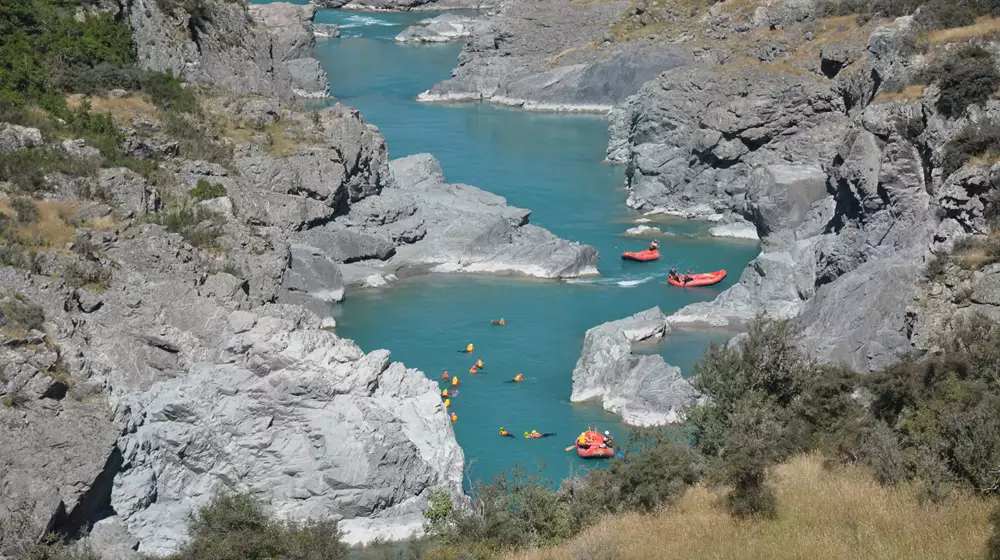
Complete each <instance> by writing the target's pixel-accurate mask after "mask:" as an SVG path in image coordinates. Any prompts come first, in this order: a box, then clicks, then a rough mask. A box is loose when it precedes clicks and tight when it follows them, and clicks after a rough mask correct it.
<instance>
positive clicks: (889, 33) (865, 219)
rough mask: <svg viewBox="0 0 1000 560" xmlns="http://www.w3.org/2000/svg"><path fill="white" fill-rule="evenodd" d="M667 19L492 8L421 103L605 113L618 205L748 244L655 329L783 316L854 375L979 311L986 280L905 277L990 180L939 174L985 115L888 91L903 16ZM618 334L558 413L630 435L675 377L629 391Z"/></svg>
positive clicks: (762, 11)
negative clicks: (583, 407) (733, 266)
mask: <svg viewBox="0 0 1000 560" xmlns="http://www.w3.org/2000/svg"><path fill="white" fill-rule="evenodd" d="M674 4H675V3H669V2H666V3H660V2H657V3H647V2H640V3H638V4H632V5H626V4H624V3H622V4H616V3H596V4H588V5H586V6H582V5H576V4H574V5H572V6H567V5H566V4H565V3H560V2H544V3H527V2H511V3H507V4H504V5H503V6H501V8H500V9H499V12H498V14H497V15H496V16H494V17H493V18H490V19H489V20H488V21H490V22H491V24H492V25H491V26H489V27H484V28H483V29H482V30H480V31H478V32H477V33H475V34H474V35H473V37H472V38H471V39H470V41H469V42H468V44H467V45H466V47H465V49H464V50H463V52H462V54H461V56H460V57H459V61H458V66H457V67H456V69H455V70H454V72H453V77H452V78H451V79H450V80H446V81H445V82H442V83H440V84H438V85H436V86H435V87H434V88H432V89H431V90H429V91H428V92H426V93H424V94H422V95H421V97H420V99H421V100H424V101H435V100H483V101H489V102H493V103H498V104H509V105H514V106H519V107H522V108H524V109H529V110H530V109H549V110H571V109H577V110H579V109H588V110H595V111H608V112H609V118H610V120H611V125H610V129H609V130H610V140H609V146H608V159H609V160H610V161H613V162H620V163H622V164H624V165H625V166H626V190H627V204H628V205H629V206H630V207H631V208H634V209H635V210H637V211H639V212H642V213H644V214H647V215H670V216H678V217H681V218H688V219H695V220H707V221H711V222H714V223H715V224H716V225H715V226H714V227H713V228H712V229H711V233H712V235H717V236H728V237H742V238H751V239H759V240H760V243H761V249H762V252H761V254H760V255H759V256H758V257H757V258H756V259H755V260H754V261H753V262H752V263H750V265H749V266H748V267H747V268H746V269H745V270H744V271H743V272H742V274H741V276H740V281H739V283H738V284H737V285H735V286H733V287H731V288H729V289H728V290H726V291H725V292H723V293H722V294H720V295H719V296H718V297H717V298H715V299H714V300H713V301H710V302H704V303H696V304H692V305H689V306H687V307H684V308H682V309H680V310H678V311H677V312H675V313H673V314H671V315H670V316H669V317H667V318H666V319H665V323H666V325H667V327H663V328H664V329H665V330H666V331H669V329H670V328H674V329H676V328H686V329H705V328H708V329H717V328H725V329H729V328H739V326H740V325H744V324H746V323H747V322H749V321H750V320H752V319H753V318H754V317H757V316H759V315H760V314H766V315H767V316H770V317H773V318H781V319H790V320H792V321H793V322H794V323H795V324H796V325H797V326H798V327H799V328H800V329H801V330H802V332H803V338H802V340H801V345H802V347H803V348H804V349H806V350H807V351H808V352H809V353H811V354H812V355H814V356H815V357H817V358H818V359H820V360H822V361H824V362H829V363H844V364H846V365H848V366H850V367H852V368H854V369H856V370H859V371H862V372H866V371H872V370H876V369H879V368H882V367H885V366H886V365H888V364H891V363H893V362H894V361H896V360H898V359H899V358H900V357H901V356H903V355H905V354H907V353H910V352H912V351H920V352H924V351H934V349H935V348H936V344H937V342H936V341H937V340H939V339H940V338H941V336H942V335H944V334H945V333H947V332H948V331H949V329H950V327H949V325H950V324H952V322H953V321H956V320H960V318H961V317H968V316H972V315H976V314H985V315H987V316H991V317H995V316H996V309H995V308H994V307H992V306H993V304H992V303H989V302H991V301H993V300H992V296H990V295H988V294H989V293H990V292H989V290H990V288H988V287H987V286H989V285H992V284H990V283H991V282H993V280H991V278H992V273H991V272H990V271H991V270H993V269H992V268H984V269H982V270H979V271H975V270H974V271H972V272H969V271H967V270H965V269H963V267H960V266H950V267H949V268H948V273H947V276H948V280H946V284H944V285H942V284H941V282H940V278H941V277H940V276H939V277H936V278H932V279H931V280H930V281H928V279H927V278H926V277H925V274H924V270H925V268H926V266H927V264H928V263H930V262H931V261H935V260H942V261H945V260H947V257H946V256H944V257H942V256H941V255H947V253H948V251H950V250H952V247H953V244H954V243H955V241H956V240H961V239H965V240H966V241H965V242H966V243H972V242H974V240H976V239H979V240H981V239H983V237H984V236H985V235H986V234H988V233H989V231H990V228H989V226H988V224H987V219H986V217H985V216H986V214H988V213H989V206H990V204H991V202H990V200H989V198H988V197H989V195H988V193H989V191H990V189H991V188H992V185H993V183H992V181H993V179H992V177H994V174H995V171H994V170H993V168H992V167H990V165H989V164H988V163H987V164H986V165H983V164H978V165H971V166H967V167H965V168H962V169H960V170H958V171H957V172H953V170H950V169H944V167H945V164H944V163H943V160H944V158H945V157H947V154H946V151H947V149H948V147H949V142H950V141H951V140H952V139H954V138H955V137H956V135H958V134H959V133H960V132H961V131H962V130H966V129H969V128H970V127H975V126H982V125H983V123H989V122H992V120H993V116H992V115H993V113H994V111H995V110H996V109H995V107H994V105H995V102H994V101H992V100H987V101H985V102H983V103H981V104H980V105H979V106H975V105H974V106H973V107H971V108H970V109H969V110H968V112H967V113H966V114H961V115H946V114H943V113H942V111H941V110H940V109H939V107H940V103H939V101H938V100H939V96H941V95H942V94H941V90H940V89H939V87H938V85H936V84H927V83H926V82H923V83H922V84H921V86H920V87H919V88H918V89H916V90H914V88H915V87H917V86H911V87H909V88H907V89H906V94H905V95H901V94H899V93H898V92H899V91H901V90H903V89H904V87H903V86H905V85H907V84H910V83H914V82H916V83H920V79H921V72H922V71H923V69H925V68H926V67H927V60H928V54H927V48H928V47H926V46H924V47H920V38H921V37H924V36H925V35H924V34H925V33H926V28H925V27H923V26H922V25H921V23H920V22H919V21H918V20H917V18H915V17H914V16H909V15H908V16H902V17H897V18H894V19H893V18H883V19H878V18H876V19H875V20H873V21H871V22H869V23H866V24H863V25H861V24H858V23H856V22H854V21H850V22H846V20H844V19H838V18H829V19H824V18H823V17H822V16H821V15H817V14H821V12H822V9H821V8H822V7H821V6H820V5H819V4H818V3H811V2H805V3H801V2H800V3H791V2H789V3H780V2H779V3H770V4H768V5H760V6H758V5H756V4H755V5H753V6H750V7H732V8H730V7H727V6H725V5H723V4H718V5H716V6H712V7H711V8H708V9H707V10H705V11H704V12H697V10H693V11H692V14H693V15H690V16H688V15H685V14H684V13H683V12H682V11H680V10H681V8H679V7H678V6H675V5H674ZM859 21H860V20H859ZM969 29H971V28H969ZM554 30H555V31H554ZM969 33H972V31H970V32H969ZM961 37H962V38H963V39H965V40H968V39H966V37H967V36H965V35H963V36H961ZM706 40H715V41H716V43H715V44H713V45H710V46H709V45H706V44H705V43H704V41H706ZM976 40H977V37H975V36H974V35H973V37H972V38H971V42H973V43H975V42H976ZM943 46H947V44H943ZM987 46H988V48H993V47H992V43H988V41H987ZM931 48H939V47H938V45H937V44H933V45H932V46H931ZM955 48H957V47H955ZM922 49H923V50H922ZM936 52H939V51H936ZM637 53H642V54H637ZM637 58H638V59H641V60H642V63H641V64H639V65H638V66H635V65H634V64H633V61H634V60H637ZM612 68H613V69H612ZM619 72H621V73H622V74H621V75H619V74H618V73H619ZM591 78H594V79H597V80H599V81H600V83H601V84H604V85H603V86H602V88H600V89H595V88H594V87H592V85H593V84H592V83H591V82H590V79H591ZM608 84H613V85H608ZM629 231H630V232H632V231H633V230H629ZM648 231H652V230H648ZM642 232H643V230H640V229H638V228H636V229H635V230H634V233H636V234H641V233H642ZM630 321H631V322H635V321H637V319H635V318H633V319H631V320H623V323H622V324H619V323H618V322H612V323H609V324H606V325H603V326H601V327H597V328H595V329H593V330H592V331H591V332H589V333H588V335H587V340H586V342H585V344H584V352H583V356H582V357H581V358H580V361H579V362H578V364H577V369H576V371H575V372H574V389H573V400H574V401H577V400H586V399H588V398H591V397H600V396H603V398H604V403H605V407H606V408H608V409H609V410H615V411H619V412H622V413H623V415H624V417H625V418H626V420H628V421H629V422H632V423H638V424H645V423H647V422H648V419H649V418H650V415H649V411H648V409H649V408H650V406H649V402H648V401H647V400H646V398H645V397H646V391H647V389H650V388H652V387H653V385H652V384H653V379H655V380H656V382H657V383H659V382H661V381H662V382H664V383H666V382H667V381H666V380H670V379H673V378H674V374H673V372H667V371H666V370H664V374H663V375H654V376H650V377H649V378H648V379H649V381H647V382H645V383H641V382H638V381H637V379H640V378H641V376H639V375H637V372H636V371H635V368H634V367H633V366H634V364H636V363H637V360H639V357H638V356H635V355H632V356H630V357H629V356H628V352H627V351H626V348H627V347H628V345H627V344H625V341H629V340H633V334H630V333H632V330H631V329H632V327H631V326H629V322H630ZM640 322H641V321H640ZM657 328H658V329H659V328H660V327H657ZM657 332H659V331H657ZM615 333H617V334H615ZM635 336H638V335H635ZM646 336H652V335H646ZM658 336H662V335H658ZM668 336H669V335H668ZM638 338H644V336H638ZM604 356H615V357H614V358H605V357H604ZM643 359H644V358H643ZM647 367H648V370H649V371H654V370H659V369H661V368H662V367H663V366H660V365H659V364H657V365H652V364H648V366H647ZM596 371H604V372H611V371H614V372H616V373H615V374H614V375H607V376H602V375H597V374H596V373H594V372H596ZM626 388H628V389H626ZM626 393H627V394H626ZM654 393H657V394H659V393H658V392H657V391H654ZM683 396H687V397H688V398H690V396H691V395H690V393H689V391H688V390H687V389H686V388H680V387H678V393H677V397H678V398H677V399H674V398H667V399H663V404H661V405H660V406H659V407H656V406H653V407H652V408H654V409H657V412H656V413H657V414H658V415H659V419H660V420H661V421H663V420H665V419H668V418H669V419H673V418H676V416H675V414H674V413H675V412H676V410H677V406H678V404H679V403H681V402H682V401H683V398H681V397H683ZM630 403H631V406H632V407H633V408H635V409H637V410H644V411H646V412H644V413H635V412H630V411H629V407H630Z"/></svg>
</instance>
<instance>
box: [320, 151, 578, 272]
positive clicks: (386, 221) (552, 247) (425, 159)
mask: <svg viewBox="0 0 1000 560" xmlns="http://www.w3.org/2000/svg"><path fill="white" fill-rule="evenodd" d="M390 171H391V173H392V176H393V179H394V181H393V183H392V184H391V185H389V186H387V187H386V188H385V189H383V190H382V191H381V193H380V194H379V195H378V196H372V197H368V198H366V199H364V200H362V201H359V202H357V203H355V204H352V205H351V208H350V211H349V212H347V213H346V214H345V215H344V216H342V217H340V218H338V219H337V221H336V222H335V224H334V225H336V226H343V227H345V228H349V229H351V230H353V231H355V232H361V233H363V234H366V235H368V236H370V239H373V240H374V239H383V240H391V241H392V243H393V244H394V245H395V251H394V252H393V253H392V254H391V255H385V256H384V257H379V256H378V255H371V254H360V253H359V254H358V258H357V259H355V260H359V261H361V260H364V259H365V258H366V257H367V258H369V259H370V258H372V257H375V258H380V260H384V263H377V262H367V263H366V264H369V265H372V266H375V267H377V269H378V270H377V272H381V273H383V274H384V273H386V272H389V273H392V272H396V271H397V270H399V269H401V268H412V267H424V268H429V269H430V270H431V271H432V272H478V273H493V274H521V275H526V276H535V277H538V278H573V277H577V276H583V275H591V274H597V258H598V254H597V250H596V249H594V248H593V247H590V246H587V245H581V244H579V243H573V242H569V241H565V240H563V239H560V238H558V237H556V236H555V235H553V234H552V233H550V232H549V231H547V230H545V229H543V228H540V227H538V226H534V225H531V224H529V223H528V216H529V215H530V212H529V211H528V210H523V209H521V208H514V207H511V206H507V204H506V201H505V200H504V199H503V197H500V196H497V195H494V194H491V193H488V192H486V191H483V190H480V189H477V188H475V187H471V186H469V185H456V184H447V183H445V180H444V174H443V173H442V171H441V166H440V165H439V164H438V162H437V160H435V159H434V158H433V157H432V156H430V155H429V154H419V155H415V156H408V157H405V158H400V159H397V160H393V161H392V162H391V163H390ZM417 201H419V203H417ZM334 231H335V230H334ZM342 260H343V259H342Z"/></svg>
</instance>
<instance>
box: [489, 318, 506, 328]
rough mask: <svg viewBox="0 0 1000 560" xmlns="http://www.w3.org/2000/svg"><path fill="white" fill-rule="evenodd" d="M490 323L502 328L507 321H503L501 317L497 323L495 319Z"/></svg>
mask: <svg viewBox="0 0 1000 560" xmlns="http://www.w3.org/2000/svg"><path fill="white" fill-rule="evenodd" d="M490 322H491V323H493V324H494V325H496V326H498V327H502V326H504V325H506V324H507V321H504V320H503V317H501V318H500V320H499V321H497V320H496V319H494V320H492V321H490Z"/></svg>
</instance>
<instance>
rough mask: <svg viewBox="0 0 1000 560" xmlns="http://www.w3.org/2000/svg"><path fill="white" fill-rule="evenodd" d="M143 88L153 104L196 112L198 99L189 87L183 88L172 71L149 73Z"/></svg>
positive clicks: (175, 109)
mask: <svg viewBox="0 0 1000 560" xmlns="http://www.w3.org/2000/svg"><path fill="white" fill-rule="evenodd" d="M143 90H144V91H145V92H146V93H147V94H149V97H150V99H151V100H152V101H153V104H154V105H157V106H158V107H161V108H163V109H172V110H174V111H180V112H182V113H196V112H198V99H197V97H195V94H194V91H192V90H191V88H185V87H183V85H182V82H181V80H180V78H176V77H174V74H173V72H172V71H170V70H167V71H166V72H156V73H150V74H149V75H148V76H146V79H145V82H144V84H143Z"/></svg>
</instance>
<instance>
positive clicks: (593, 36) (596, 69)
mask: <svg viewBox="0 0 1000 560" xmlns="http://www.w3.org/2000/svg"><path fill="white" fill-rule="evenodd" d="M626 7H627V4H626V3H624V2H614V3H601V4H580V3H571V2H565V1H563V0H543V1H541V2H510V3H508V4H505V5H504V6H502V7H501V9H500V11H499V14H498V15H496V16H495V17H493V18H491V19H490V20H489V25H483V26H481V27H477V28H476V29H474V30H473V33H472V37H471V39H470V40H469V42H468V44H467V45H466V47H465V49H464V50H463V52H462V54H461V55H460V56H459V65H458V67H457V68H456V69H455V70H454V72H453V77H452V78H451V79H448V80H445V81H444V82H441V83H439V84H437V85H435V86H434V87H433V88H431V89H430V90H429V91H427V92H425V93H423V94H421V95H420V96H419V97H418V99H420V100H424V101H436V100H445V101H447V100H470V99H482V100H489V101H492V102H495V103H498V104H505V105H513V106H519V107H523V108H525V109H542V110H599V111H606V110H608V109H610V107H611V106H612V105H613V104H615V103H618V102H621V101H623V100H624V99H625V98H627V97H628V96H629V95H632V94H633V93H635V92H636V91H638V89H639V87H640V86H641V85H642V84H643V83H645V82H646V81H648V80H650V79H652V78H654V77H655V76H656V75H658V74H659V73H660V72H663V71H664V70H668V69H670V68H674V67H676V66H678V65H682V64H686V63H687V62H689V61H690V54H689V53H688V52H687V50H686V49H684V48H683V47H679V46H670V45H656V46H636V45H629V44H620V45H619V44H612V43H610V42H603V41H602V39H603V37H604V34H605V30H606V27H609V26H611V25H613V24H614V23H616V22H618V21H619V20H620V19H621V16H622V13H623V12H624V10H625V9H626ZM591 44H600V45H601V47H600V48H597V49H593V48H589V45H591ZM585 47H586V48H585Z"/></svg>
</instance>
